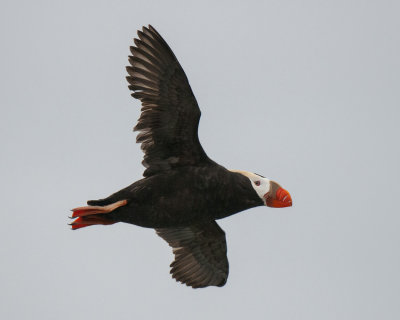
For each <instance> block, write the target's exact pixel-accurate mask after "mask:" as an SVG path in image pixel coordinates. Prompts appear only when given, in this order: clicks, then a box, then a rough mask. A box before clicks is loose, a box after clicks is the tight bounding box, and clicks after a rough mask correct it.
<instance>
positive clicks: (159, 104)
mask: <svg viewBox="0 0 400 320" xmlns="http://www.w3.org/2000/svg"><path fill="white" fill-rule="evenodd" d="M134 42H135V46H132V47H131V48H130V49H131V53H132V56H130V57H129V62H130V66H128V67H127V71H128V73H129V76H128V77H127V80H128V82H129V84H130V85H129V89H130V90H132V91H133V93H132V96H133V97H135V98H137V99H139V100H140V101H141V102H142V113H141V116H140V118H139V120H138V123H137V125H136V126H135V128H134V130H135V131H139V132H140V133H139V134H138V136H137V139H136V141H137V142H138V143H141V148H142V150H143V151H144V153H145V156H144V160H143V165H144V166H145V167H146V168H147V169H146V170H145V172H144V176H150V175H152V174H154V173H157V172H160V171H163V170H169V169H171V168H174V167H177V166H185V165H196V164H199V163H201V162H205V161H210V160H209V159H208V157H207V155H206V154H205V152H204V151H203V148H202V147H201V145H200V142H199V139H198V135H197V129H198V125H199V120H200V109H199V107H198V105H197V102H196V98H195V97H194V95H193V92H192V89H191V88H190V85H189V82H188V79H187V77H186V75H185V72H184V71H183V69H182V67H181V65H180V64H179V62H178V60H177V59H176V57H175V55H174V53H173V52H172V50H171V49H170V47H169V46H168V44H167V43H166V42H165V40H164V39H163V38H162V37H161V35H160V34H159V33H158V32H157V31H156V30H155V29H154V28H153V27H152V26H149V27H148V28H147V27H143V29H142V31H138V39H134Z"/></svg>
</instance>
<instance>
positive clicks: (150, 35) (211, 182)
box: [71, 25, 292, 288]
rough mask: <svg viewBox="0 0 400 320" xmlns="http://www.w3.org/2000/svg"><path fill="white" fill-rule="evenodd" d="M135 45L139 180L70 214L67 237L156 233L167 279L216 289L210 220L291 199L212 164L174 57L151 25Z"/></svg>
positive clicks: (274, 186)
mask: <svg viewBox="0 0 400 320" xmlns="http://www.w3.org/2000/svg"><path fill="white" fill-rule="evenodd" d="M134 43H135V45H134V46H131V47H130V51H131V53H132V55H131V56H129V63H130V66H128V67H127V68H126V70H127V72H128V74H129V76H127V80H128V82H129V89H130V90H131V91H132V92H133V93H132V96H133V97H134V98H136V99H139V100H140V101H141V103H142V109H141V115H140V118H139V120H138V123H137V124H136V126H135V128H134V131H138V132H139V134H138V135H137V138H136V142H137V143H140V144H141V149H142V150H143V152H144V160H143V162H142V163H143V165H144V167H145V168H146V169H145V170H144V173H143V176H144V178H143V179H141V180H138V181H136V182H134V183H133V184H131V185H130V186H128V187H126V188H124V189H122V190H120V191H118V192H115V193H114V194H112V195H110V196H109V197H107V198H104V199H100V200H89V201H88V202H87V206H84V207H79V208H75V209H73V210H72V211H73V214H72V218H73V219H74V221H73V222H72V223H71V226H72V229H73V230H76V229H79V228H82V227H87V226H92V225H99V224H100V225H109V224H113V223H116V222H126V223H130V224H134V225H137V226H141V227H146V228H154V229H155V231H156V233H157V234H158V235H159V236H160V237H161V238H163V239H164V240H165V241H167V242H168V244H169V245H170V246H171V247H172V249H173V253H174V256H175V259H174V261H173V262H172V264H171V270H170V273H171V274H172V277H173V278H175V279H176V280H177V281H180V282H182V283H184V284H186V285H187V286H191V287H193V288H202V287H207V286H219V287H222V286H223V285H224V284H225V283H226V281H227V278H228V272H229V265H228V258H227V246H226V240H225V232H224V231H223V230H222V229H221V228H220V227H219V226H218V224H217V222H216V221H215V220H218V219H221V218H225V217H228V216H230V215H232V214H235V213H238V212H240V211H243V210H246V209H249V208H253V207H257V206H263V205H266V206H269V207H273V208H282V207H289V206H291V205H292V199H291V196H290V194H289V192H288V191H286V190H285V189H283V188H282V187H281V186H280V185H279V184H278V183H277V182H275V181H272V180H270V179H267V178H265V177H263V176H261V175H258V174H255V173H252V172H248V171H242V170H228V169H226V168H224V167H223V166H221V165H219V164H218V163H216V162H214V161H213V160H211V159H210V158H209V157H208V156H207V154H206V153H205V152H204V150H203V148H202V146H201V144H200V142H199V138H198V134H197V129H198V125H199V120H200V109H199V106H198V105H197V101H196V98H195V96H194V94H193V92H192V89H191V87H190V85H189V81H188V79H187V77H186V75H185V72H184V71H183V69H182V67H181V65H180V64H179V62H178V60H177V58H176V57H175V54H174V53H173V52H172V50H171V48H170V47H169V46H168V44H167V43H166V41H165V40H164V39H163V38H162V37H161V35H160V34H159V33H158V32H157V31H156V29H154V28H153V27H152V26H151V25H149V26H148V27H143V28H142V31H140V30H139V31H138V38H135V39H134Z"/></svg>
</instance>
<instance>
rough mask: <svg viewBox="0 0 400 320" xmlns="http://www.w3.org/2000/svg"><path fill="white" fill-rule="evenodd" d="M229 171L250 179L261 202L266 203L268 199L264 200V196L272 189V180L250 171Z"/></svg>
mask: <svg viewBox="0 0 400 320" xmlns="http://www.w3.org/2000/svg"><path fill="white" fill-rule="evenodd" d="M229 171H231V172H236V173H240V174H242V175H244V176H245V177H247V178H249V180H250V181H251V185H252V187H253V188H254V190H255V191H256V192H257V194H258V196H259V197H260V198H261V200H262V201H264V203H265V201H266V199H265V198H264V195H265V194H267V193H268V192H269V190H270V188H271V183H270V182H271V180H269V179H267V178H264V177H261V176H259V175H258V174H255V173H252V172H248V171H241V170H229Z"/></svg>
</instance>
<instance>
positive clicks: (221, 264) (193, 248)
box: [156, 221, 229, 288]
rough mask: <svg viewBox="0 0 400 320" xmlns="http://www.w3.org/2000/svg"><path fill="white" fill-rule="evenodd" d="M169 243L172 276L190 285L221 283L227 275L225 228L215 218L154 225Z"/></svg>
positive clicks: (224, 281)
mask: <svg viewBox="0 0 400 320" xmlns="http://www.w3.org/2000/svg"><path fill="white" fill-rule="evenodd" d="M156 232H157V234H158V235H159V236H160V237H161V238H163V239H164V240H165V241H167V242H168V244H169V245H170V246H171V247H172V249H173V253H174V255H175V260H174V262H172V263H171V271H170V273H171V274H172V277H173V278H175V279H176V280H177V281H180V282H182V283H185V284H186V285H187V286H191V287H193V288H203V287H208V286H218V287H222V286H223V285H224V284H225V283H226V280H227V279H228V272H229V264H228V258H227V256H226V251H227V250H226V241H225V232H224V231H223V230H222V229H221V228H220V227H219V226H218V224H217V223H216V222H215V221H212V222H209V223H204V224H197V225H192V226H190V227H180V228H163V229H156Z"/></svg>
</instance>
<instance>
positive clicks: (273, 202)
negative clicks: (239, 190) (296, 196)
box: [230, 170, 292, 208]
mask: <svg viewBox="0 0 400 320" xmlns="http://www.w3.org/2000/svg"><path fill="white" fill-rule="evenodd" d="M230 171H232V172H237V173H240V174H242V175H244V176H246V177H247V178H249V180H250V182H251V186H252V187H253V188H254V190H255V191H256V193H257V194H258V196H259V197H260V198H261V200H262V201H263V202H264V204H265V205H266V206H268V207H272V208H284V207H291V206H292V197H291V196H290V194H289V192H288V191H287V190H285V189H283V188H282V187H281V186H280V184H278V183H277V182H275V181H272V180H269V179H267V178H265V177H263V176H260V175H258V174H255V173H252V172H248V171H240V170H230Z"/></svg>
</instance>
